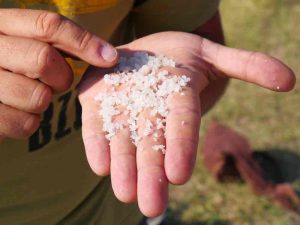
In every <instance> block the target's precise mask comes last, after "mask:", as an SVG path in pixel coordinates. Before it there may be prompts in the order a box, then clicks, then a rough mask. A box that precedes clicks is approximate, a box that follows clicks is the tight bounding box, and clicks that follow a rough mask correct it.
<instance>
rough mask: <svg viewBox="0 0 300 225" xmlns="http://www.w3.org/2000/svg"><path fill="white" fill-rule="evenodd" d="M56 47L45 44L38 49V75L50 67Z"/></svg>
mask: <svg viewBox="0 0 300 225" xmlns="http://www.w3.org/2000/svg"><path fill="white" fill-rule="evenodd" d="M53 51H54V49H53V48H52V47H51V46H49V45H44V46H43V47H41V48H40V49H39V50H38V51H37V56H36V58H37V59H36V70H37V71H36V76H41V74H43V73H45V72H46V70H47V69H48V66H49V62H50V60H51V57H53V55H54V54H53ZM35 78H39V77H35Z"/></svg>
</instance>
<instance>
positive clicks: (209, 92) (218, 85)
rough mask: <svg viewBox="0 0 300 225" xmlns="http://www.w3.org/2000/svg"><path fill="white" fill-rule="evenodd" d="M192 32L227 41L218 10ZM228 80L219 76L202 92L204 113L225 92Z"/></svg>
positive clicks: (211, 38) (210, 38) (217, 40)
mask: <svg viewBox="0 0 300 225" xmlns="http://www.w3.org/2000/svg"><path fill="white" fill-rule="evenodd" d="M192 33H194V34H197V35H199V36H201V37H204V38H207V39H209V40H211V41H214V42H216V43H219V44H224V43H225V41H224V34H223V29H222V24H221V19H220V14H219V12H217V13H216V14H215V15H214V16H213V17H212V18H211V19H210V20H209V21H207V22H206V23H205V24H203V25H202V26H200V27H198V28H197V29H196V30H195V31H193V32H192ZM228 82H229V79H228V78H221V77H218V78H217V79H215V80H213V81H211V83H210V84H209V86H207V87H206V88H205V89H204V90H203V92H202V93H201V94H200V99H201V111H202V115H204V114H205V113H206V112H208V111H209V110H210V109H211V108H212V107H213V106H214V105H215V103H216V102H217V101H218V100H219V99H220V98H221V96H222V95H223V93H224V92H225V89H226V87H227V85H228Z"/></svg>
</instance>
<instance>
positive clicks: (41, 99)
mask: <svg viewBox="0 0 300 225" xmlns="http://www.w3.org/2000/svg"><path fill="white" fill-rule="evenodd" d="M51 99H52V91H51V89H50V88H49V87H48V86H47V85H45V84H43V83H41V82H39V83H38V84H37V85H36V87H35V89H34V91H33V92H32V95H31V106H32V108H33V109H34V111H35V112H37V113H41V112H43V111H45V110H46V109H47V108H48V106H49V104H50V102H51Z"/></svg>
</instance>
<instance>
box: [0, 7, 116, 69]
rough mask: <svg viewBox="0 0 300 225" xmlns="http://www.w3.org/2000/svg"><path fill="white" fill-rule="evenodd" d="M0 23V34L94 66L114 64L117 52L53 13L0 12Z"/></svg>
mask: <svg viewBox="0 0 300 225" xmlns="http://www.w3.org/2000/svg"><path fill="white" fill-rule="evenodd" d="M0 21H1V23H0V31H1V32H2V33H4V34H7V35H11V36H19V37H20V36H21V37H27V38H34V39H37V40H40V41H44V42H48V43H51V44H52V45H53V46H54V47H56V48H58V49H60V50H63V51H65V52H66V53H68V54H70V55H74V56H77V57H79V58H80V59H82V60H84V61H86V62H88V63H89V64H92V65H94V66H99V67H109V66H112V65H113V64H115V63H116V60H117V52H116V50H115V49H114V48H113V47H112V46H111V45H109V44H108V43H107V42H105V41H103V40H102V39H100V38H98V37H97V36H95V35H93V34H92V33H90V32H88V31H86V30H85V29H83V28H81V27H80V26H79V25H77V24H75V23H74V22H72V21H71V20H69V19H67V18H65V17H63V16H60V15H58V14H56V13H52V12H47V11H41V10H24V9H1V10H0ZM12 21H14V22H13V23H12Z"/></svg>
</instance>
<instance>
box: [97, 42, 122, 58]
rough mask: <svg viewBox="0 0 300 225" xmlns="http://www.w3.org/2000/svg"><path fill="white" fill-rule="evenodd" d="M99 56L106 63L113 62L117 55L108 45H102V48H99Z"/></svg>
mask: <svg viewBox="0 0 300 225" xmlns="http://www.w3.org/2000/svg"><path fill="white" fill-rule="evenodd" d="M100 54H101V56H102V58H103V59H104V60H105V61H107V62H113V61H114V60H115V59H116V57H117V55H118V53H117V51H116V49H115V48H113V47H112V46H110V45H108V44H106V45H102V47H101V48H100Z"/></svg>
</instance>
